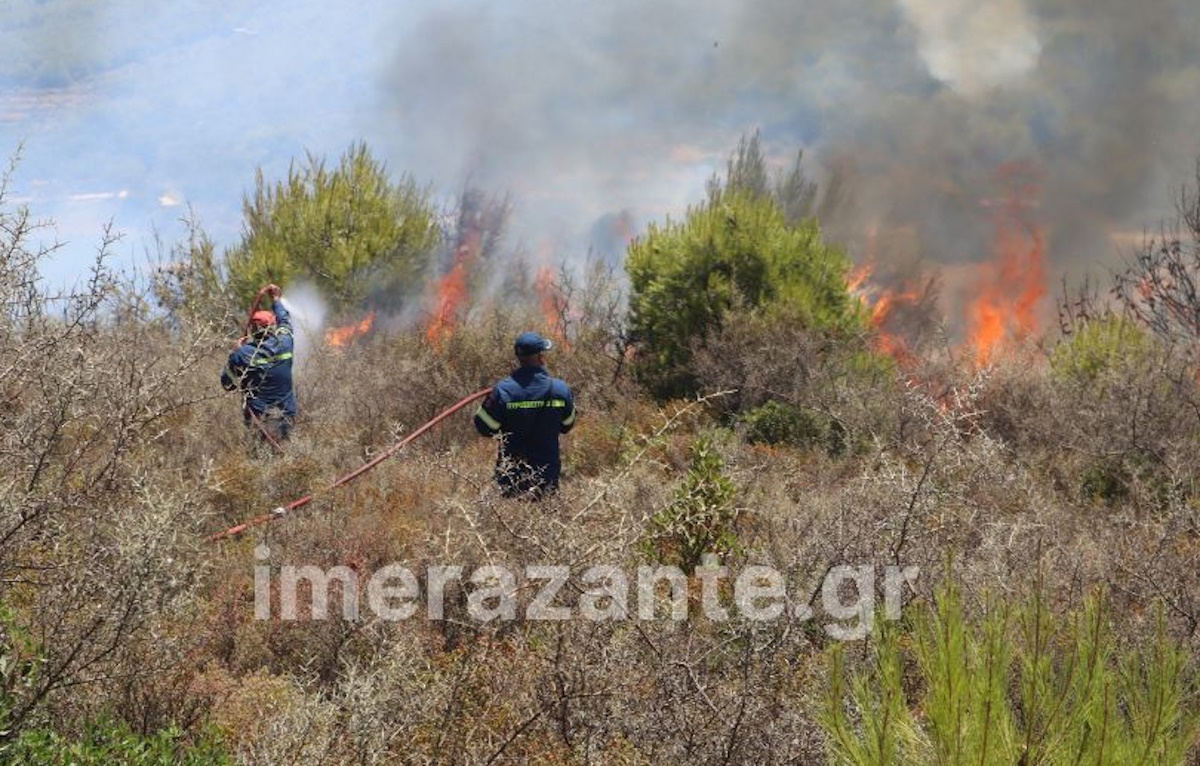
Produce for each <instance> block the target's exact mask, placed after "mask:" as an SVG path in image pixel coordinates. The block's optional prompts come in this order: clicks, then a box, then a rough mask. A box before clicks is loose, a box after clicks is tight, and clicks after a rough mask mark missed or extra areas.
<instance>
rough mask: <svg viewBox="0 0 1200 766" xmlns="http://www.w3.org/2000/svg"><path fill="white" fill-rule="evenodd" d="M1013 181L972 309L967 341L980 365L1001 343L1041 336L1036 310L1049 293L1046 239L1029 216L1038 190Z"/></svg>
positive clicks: (1013, 170)
mask: <svg viewBox="0 0 1200 766" xmlns="http://www.w3.org/2000/svg"><path fill="white" fill-rule="evenodd" d="M1001 172H1002V174H1003V175H1004V176H1005V177H1006V178H1009V179H1011V177H1012V176H1016V175H1018V174H1021V173H1023V172H1025V171H1024V169H1023V168H1021V167H1020V166H1007V167H1005V168H1002V169H1001ZM1015 180H1016V181H1017V183H1016V184H1015V185H1014V186H1013V188H1012V191H1011V193H1010V194H1009V196H1007V197H1005V198H1003V199H1001V200H999V201H998V202H999V204H998V206H997V208H996V214H995V216H994V219H995V226H996V244H995V247H996V260H995V261H993V262H992V263H990V264H988V266H986V267H985V268H984V269H983V270H982V271H981V273H980V285H979V293H978V297H976V298H975V300H974V301H972V303H971V305H970V307H969V310H968V314H969V316H968V320H969V322H970V326H969V329H968V343H969V344H970V346H971V348H972V349H973V351H974V355H975V362H976V364H979V365H985V364H988V363H989V362H990V361H992V360H993V359H994V358H995V356H996V354H997V353H998V352H999V350H1000V349H1001V348H1002V345H1003V344H1005V343H1007V342H1012V341H1016V340H1020V339H1023V338H1027V337H1029V336H1031V335H1033V334H1034V333H1036V332H1037V330H1038V324H1039V323H1038V308H1039V306H1040V304H1041V301H1042V299H1043V298H1044V297H1045V295H1046V265H1045V261H1046V241H1045V235H1044V233H1043V231H1042V228H1041V226H1040V225H1038V224H1037V223H1035V222H1033V221H1030V220H1029V218H1030V216H1029V213H1028V210H1030V209H1031V208H1034V207H1036V205H1037V199H1036V195H1037V191H1038V190H1037V187H1036V186H1035V185H1033V184H1032V183H1031V182H1029V181H1023V182H1022V181H1021V180H1020V178H1017V179H1015ZM985 204H991V203H990V202H988V203H985Z"/></svg>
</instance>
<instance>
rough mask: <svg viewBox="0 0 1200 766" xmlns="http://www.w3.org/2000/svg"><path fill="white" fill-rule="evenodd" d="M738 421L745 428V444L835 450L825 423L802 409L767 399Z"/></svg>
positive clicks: (743, 414)
mask: <svg viewBox="0 0 1200 766" xmlns="http://www.w3.org/2000/svg"><path fill="white" fill-rule="evenodd" d="M740 420H741V422H742V424H743V425H745V427H746V439H747V441H749V442H751V443H754V444H788V445H791V446H793V447H802V448H810V447H817V446H828V447H830V449H831V450H832V449H833V448H834V444H833V443H832V438H831V437H832V434H831V430H830V426H829V424H828V422H827V421H826V420H825V419H822V418H819V417H818V416H817V415H815V414H814V413H813V412H811V411H810V410H806V409H804V408H802V407H796V406H794V405H791V404H784V403H783V402H779V401H776V400H774V399H770V400H768V401H767V402H765V403H764V404H761V405H759V406H758V407H754V408H753V409H750V410H747V411H746V412H744V413H742V415H741V418H740Z"/></svg>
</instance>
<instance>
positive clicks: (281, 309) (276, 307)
mask: <svg viewBox="0 0 1200 766" xmlns="http://www.w3.org/2000/svg"><path fill="white" fill-rule="evenodd" d="M275 289H276V290H278V289H279V288H278V287H276V288H275ZM271 311H273V312H275V323H276V324H277V325H279V326H280V327H283V328H286V329H287V331H288V332H291V331H292V315H291V314H290V313H288V310H287V306H284V305H283V301H281V300H279V296H278V295H276V297H275V302H274V303H272V304H271Z"/></svg>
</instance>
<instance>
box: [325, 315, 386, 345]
mask: <svg viewBox="0 0 1200 766" xmlns="http://www.w3.org/2000/svg"><path fill="white" fill-rule="evenodd" d="M374 324H375V312H374V311H372V312H371V313H369V314H367V315H366V316H365V317H363V319H362V321H360V322H358V323H356V324H352V325H346V326H345V327H331V328H329V329H328V330H326V331H325V343H326V344H327V345H330V346H333V347H334V348H344V347H346V346H348V345H350V342H351V341H353V340H354V339H355V338H358V337H360V336H362V335H365V334H367V333H368V332H370V331H371V327H372V326H374Z"/></svg>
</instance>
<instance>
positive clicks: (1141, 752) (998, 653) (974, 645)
mask: <svg viewBox="0 0 1200 766" xmlns="http://www.w3.org/2000/svg"><path fill="white" fill-rule="evenodd" d="M1108 620H1109V608H1108V606H1107V604H1106V602H1104V601H1103V600H1102V599H1101V598H1099V597H1093V598H1091V599H1089V600H1088V601H1087V603H1086V605H1085V606H1084V608H1083V609H1082V610H1081V611H1079V612H1077V613H1074V614H1070V615H1067V616H1064V617H1055V616H1053V615H1052V614H1051V613H1050V612H1049V610H1047V609H1046V607H1045V606H1044V605H1043V604H1042V603H1041V601H1040V600H1039V599H1037V598H1034V599H1033V600H1032V601H1031V602H1030V603H1028V604H1026V605H1024V606H1022V607H1021V608H1019V609H1016V610H1010V609H1008V608H1006V607H1004V606H1003V605H1001V604H995V603H993V604H990V605H989V608H988V609H987V611H986V614H985V615H984V616H983V617H981V618H979V619H977V620H970V619H968V618H967V616H966V615H965V614H964V611H963V608H962V604H961V602H960V600H959V597H958V594H957V593H956V592H955V590H954V589H953V588H952V587H948V588H945V589H943V590H942V591H941V593H940V594H939V595H938V597H937V598H936V600H935V602H934V603H933V604H932V605H930V606H929V607H928V608H927V609H925V610H923V611H921V612H919V613H918V614H917V615H916V617H915V618H914V619H913V620H912V621H911V623H910V625H909V626H908V628H907V630H906V629H904V627H902V626H901V624H899V623H891V624H888V623H882V628H881V633H880V640H879V642H878V646H877V647H876V652H875V656H874V660H873V662H872V663H870V667H869V669H866V670H863V671H861V672H858V673H855V674H854V675H853V677H852V678H851V679H850V682H849V686H847V682H846V675H847V673H846V668H845V657H844V651H843V648H842V647H840V646H839V647H835V648H834V649H833V650H832V653H831V659H832V674H831V679H830V687H829V693H828V694H827V695H826V697H825V700H824V706H823V708H822V710H821V713H820V720H821V723H822V726H823V727H824V729H825V731H826V734H827V737H828V747H829V752H830V755H831V757H832V759H833V761H834V762H835V763H838V764H855V766H882V765H883V764H906V765H907V764H968V763H969V764H1015V763H1020V764H1028V765H1029V766H1034V765H1035V764H1037V765H1046V766H1052V765H1057V764H1079V763H1089V764H1127V763H1164V764H1166V763H1171V764H1178V763H1183V762H1184V759H1185V757H1186V756H1187V754H1188V752H1189V750H1190V749H1191V748H1192V745H1193V741H1194V738H1195V736H1196V734H1197V731H1198V728H1197V723H1198V722H1200V718H1198V715H1197V710H1196V705H1195V700H1194V698H1193V691H1194V687H1195V684H1194V681H1195V679H1194V677H1193V674H1192V672H1191V671H1190V670H1189V669H1188V656H1187V653H1186V652H1185V651H1184V650H1182V649H1181V648H1180V647H1178V646H1175V645H1174V644H1172V643H1171V642H1170V641H1168V639H1167V638H1166V636H1165V633H1164V631H1165V628H1164V627H1163V625H1162V620H1161V618H1160V622H1159V632H1158V635H1157V637H1156V639H1155V640H1154V642H1153V643H1152V645H1150V646H1149V647H1145V648H1139V647H1134V648H1128V649H1125V648H1119V647H1118V646H1117V645H1116V642H1115V641H1114V640H1113V637H1112V634H1111V632H1110V630H1109V626H1108ZM881 622H882V621H881ZM910 671H911V674H915V676H916V678H915V680H914V679H912V678H910V677H908V676H909V675H910Z"/></svg>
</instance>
